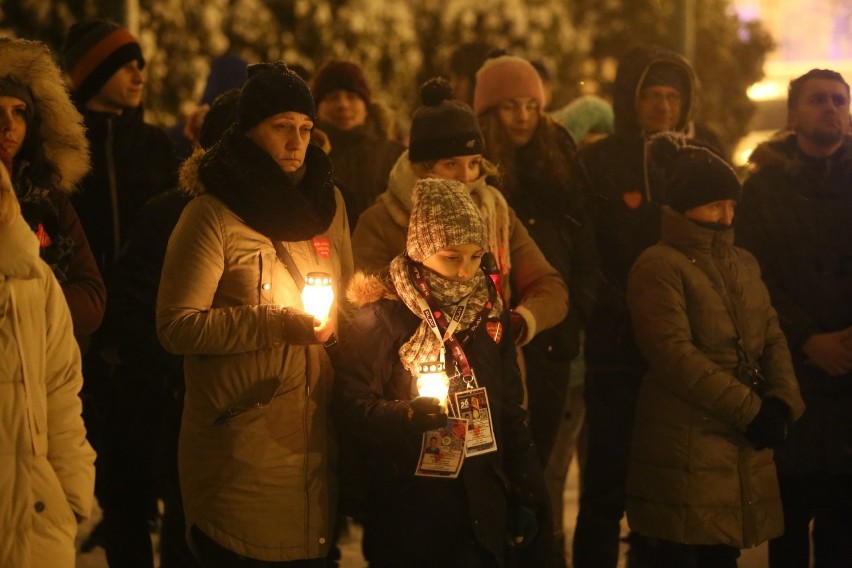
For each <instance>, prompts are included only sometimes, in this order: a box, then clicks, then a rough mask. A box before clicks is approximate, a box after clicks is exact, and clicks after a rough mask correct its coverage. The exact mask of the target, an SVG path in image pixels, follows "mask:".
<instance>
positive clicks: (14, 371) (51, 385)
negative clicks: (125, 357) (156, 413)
mask: <svg viewBox="0 0 852 568" xmlns="http://www.w3.org/2000/svg"><path fill="white" fill-rule="evenodd" d="M7 179H8V178H7ZM9 195H11V190H9ZM4 197H7V198H8V196H4ZM82 386H83V376H82V373H81V370H80V351H79V349H78V347H77V342H76V341H75V340H74V333H73V329H72V326H71V316H70V315H69V312H68V306H67V304H66V303H65V298H64V296H63V295H62V290H61V289H60V288H59V283H58V282H57V281H56V279H55V278H54V276H53V274H52V273H51V271H50V268H49V267H48V266H47V265H46V264H45V263H44V262H42V261H41V260H40V259H39V257H38V241H37V240H36V237H35V235H33V233H32V231H30V229H29V227H28V226H27V224H26V223H25V222H24V220H23V218H22V217H20V216H18V217H16V218H15V219H14V220H13V221H12V223H11V224H10V225H7V226H4V227H0V566H15V567H16V568H29V567H33V568H36V567H39V568H41V567H44V568H54V567H55V568H62V567H71V566H74V562H75V560H74V559H75V550H74V537H75V535H76V533H77V521H76V519H75V515H76V516H78V517H81V518H85V517H88V516H89V513H90V512H91V509H92V502H93V495H94V484H95V467H94V463H95V452H94V451H93V450H92V448H91V447H90V446H89V444H88V442H87V441H86V429H85V427H84V426H83V419H82V418H81V416H80V413H81V411H82V405H81V403H80V398H79V396H78V393H79V392H80V388H81V387H82Z"/></svg>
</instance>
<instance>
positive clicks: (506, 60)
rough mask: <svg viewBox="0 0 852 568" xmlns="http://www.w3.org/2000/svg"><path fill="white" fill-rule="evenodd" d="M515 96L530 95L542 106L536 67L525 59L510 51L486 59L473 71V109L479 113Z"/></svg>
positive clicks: (539, 80)
mask: <svg viewBox="0 0 852 568" xmlns="http://www.w3.org/2000/svg"><path fill="white" fill-rule="evenodd" d="M515 97H530V98H532V99H535V101H536V102H537V103H538V106H539V107H540V108H542V109H543V108H544V87H542V84H541V77H539V75H538V71H536V70H535V67H533V66H532V64H531V63H530V62H529V61H527V60H526V59H521V58H520V57H515V56H512V55H501V56H500V57H495V58H493V59H487V60H486V61H485V63H483V64H482V67H480V69H479V71H477V73H476V90H475V91H474V93H473V112H474V113H475V114H476V116H479V115H481V114H483V113H485V112H486V111H488V110H489V109H492V108H494V107H495V106H497V105H498V104H500V103H501V102H503V101H505V100H506V99H512V98H515Z"/></svg>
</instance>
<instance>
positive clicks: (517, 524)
mask: <svg viewBox="0 0 852 568" xmlns="http://www.w3.org/2000/svg"><path fill="white" fill-rule="evenodd" d="M513 516H514V519H512V522H511V525H512V535H511V536H512V539H511V541H510V542H509V545H510V546H514V547H517V548H524V547H526V546H529V544H530V543H531V542H532V541H533V539H535V537H536V535H537V534H538V517H536V514H535V510H534V509H531V508H530V507H524V506H523V505H521V506H519V507H518V508H517V509H516V510H515V511H514V515H513Z"/></svg>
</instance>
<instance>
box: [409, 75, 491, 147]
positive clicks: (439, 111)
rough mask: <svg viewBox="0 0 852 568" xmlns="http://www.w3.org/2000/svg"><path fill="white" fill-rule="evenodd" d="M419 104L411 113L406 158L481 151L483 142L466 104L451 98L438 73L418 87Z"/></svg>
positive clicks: (477, 124)
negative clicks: (420, 102) (409, 136)
mask: <svg viewBox="0 0 852 568" xmlns="http://www.w3.org/2000/svg"><path fill="white" fill-rule="evenodd" d="M420 100H421V101H422V103H423V106H421V107H419V108H418V109H417V110H415V111H414V114H413V115H412V117H411V138H410V145H409V149H408V158H409V160H411V161H412V162H426V161H430V160H441V159H445V158H452V157H455V156H472V155H475V154H482V153H483V152H484V150H485V142H484V140H483V138H482V131H481V130H480V129H479V122H478V121H477V120H476V116H475V115H474V114H473V111H472V110H471V108H470V107H469V106H467V105H466V104H464V103H463V102H460V101H456V100H453V92H452V88H451V87H450V84H449V82H447V81H446V80H445V79H442V78H440V77H436V78H434V79H430V80H429V81H427V82H426V83H424V84H423V86H422V87H420Z"/></svg>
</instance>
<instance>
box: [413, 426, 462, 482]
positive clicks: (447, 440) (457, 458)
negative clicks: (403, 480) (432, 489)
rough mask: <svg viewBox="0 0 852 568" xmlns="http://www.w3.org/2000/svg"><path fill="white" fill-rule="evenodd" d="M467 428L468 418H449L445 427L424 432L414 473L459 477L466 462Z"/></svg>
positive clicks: (424, 475)
mask: <svg viewBox="0 0 852 568" xmlns="http://www.w3.org/2000/svg"><path fill="white" fill-rule="evenodd" d="M467 429H468V423H467V420H463V419H461V418H448V419H447V425H446V426H444V427H443V428H439V429H437V430H429V431H427V432H426V433H424V434H423V442H422V443H421V447H420V458H419V459H418V460H417V469H416V470H415V471H414V475H417V476H420V477H442V478H450V479H454V478H456V477H458V476H459V472H460V471H461V468H462V463H463V462H464V455H465V437H466V436H467Z"/></svg>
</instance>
